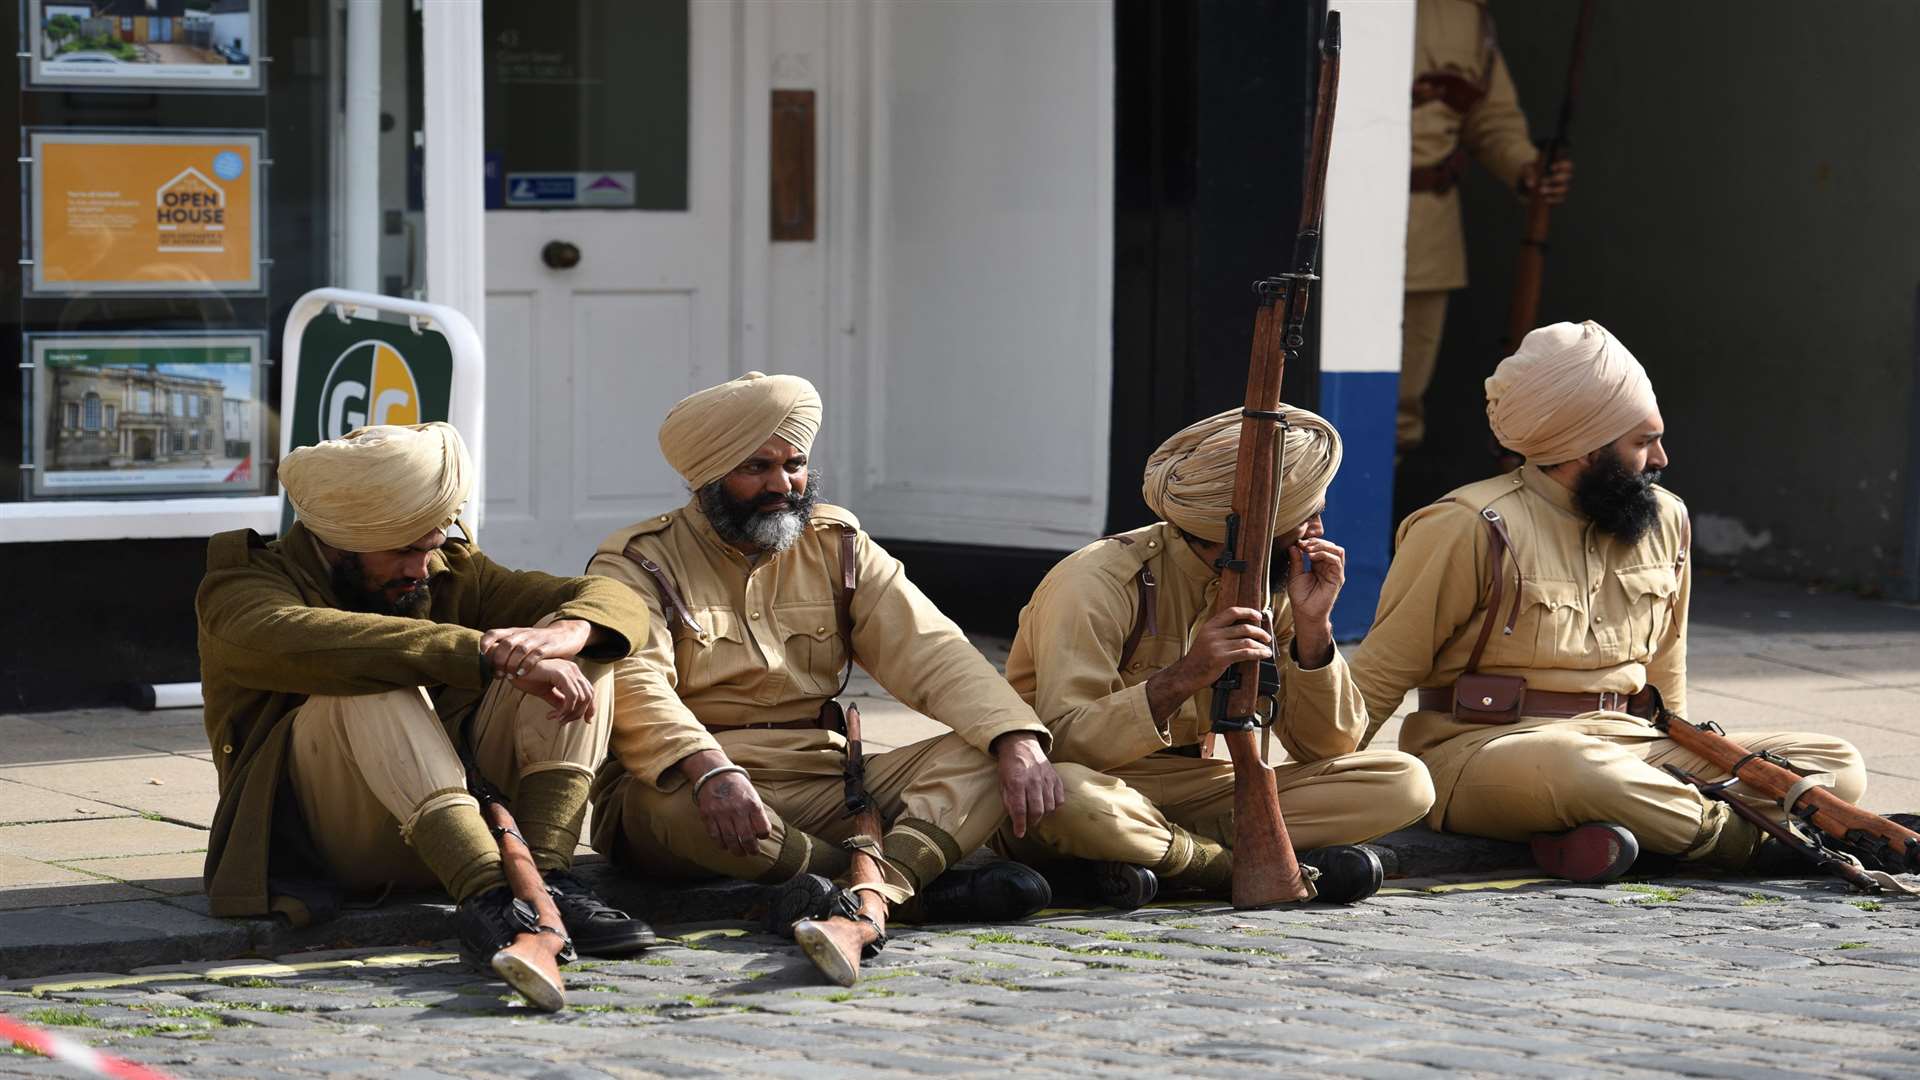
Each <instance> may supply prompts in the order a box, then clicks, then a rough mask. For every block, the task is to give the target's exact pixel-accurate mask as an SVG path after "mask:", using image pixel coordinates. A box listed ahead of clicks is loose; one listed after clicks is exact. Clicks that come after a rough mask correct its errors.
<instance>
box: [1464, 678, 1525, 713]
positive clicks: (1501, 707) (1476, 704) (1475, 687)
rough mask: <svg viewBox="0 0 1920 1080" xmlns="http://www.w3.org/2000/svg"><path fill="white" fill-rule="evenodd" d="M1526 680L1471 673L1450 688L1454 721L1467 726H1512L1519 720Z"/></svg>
mask: <svg viewBox="0 0 1920 1080" xmlns="http://www.w3.org/2000/svg"><path fill="white" fill-rule="evenodd" d="M1526 694H1527V680H1525V679H1523V678H1521V677H1520V676H1518V675H1484V674H1481V673H1479V672H1470V673H1466V674H1463V675H1461V676H1460V678H1459V681H1457V682H1455V683H1454V684H1453V718H1454V719H1455V720H1459V721H1460V722H1462V723H1466V724H1512V723H1517V722H1518V721H1519V719H1520V702H1521V700H1522V699H1523V698H1525V697H1526Z"/></svg>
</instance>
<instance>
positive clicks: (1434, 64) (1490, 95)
mask: <svg viewBox="0 0 1920 1080" xmlns="http://www.w3.org/2000/svg"><path fill="white" fill-rule="evenodd" d="M1415 18H1416V20H1417V22H1416V25H1415V29H1414V44H1413V71H1414V78H1413V172H1412V175H1411V177H1410V182H1409V185H1408V186H1409V188H1410V189H1411V194H1410V196H1409V197H1408V200H1407V282H1406V312H1405V322H1404V323H1403V326H1402V338H1401V350H1400V404H1399V415H1398V417H1397V418H1396V422H1395V425H1394V426H1395V445H1396V446H1397V448H1398V449H1399V451H1400V452H1402V453H1404V452H1406V451H1408V450H1412V449H1414V448H1415V447H1418V446H1419V445H1420V444H1421V442H1422V441H1424V440H1425V438H1426V434H1427V425H1426V412H1425V406H1424V399H1425V397H1426V393H1427V386H1428V384H1429V383H1431V382H1432V381H1433V368H1434V364H1435V362H1436V361H1437V360H1438V359H1439V357H1440V336H1441V333H1442V331H1443V330H1444V328H1445V325H1446V318H1447V294H1448V293H1450V292H1452V291H1453V290H1455V289H1459V288H1464V287H1465V286H1466V284H1467V244H1466V237H1465V234H1464V233H1463V231H1462V229H1461V223H1460V191H1459V184H1460V177H1461V174H1463V173H1464V172H1466V169H1467V156H1468V155H1469V154H1471V155H1472V156H1473V157H1474V158H1475V159H1476V160H1478V161H1479V162H1480V164H1481V165H1482V166H1484V167H1485V168H1486V169H1487V171H1489V172H1491V173H1493V175H1494V176H1496V177H1497V178H1499V180H1500V182H1501V183H1503V184H1505V185H1507V186H1508V187H1510V188H1513V189H1514V191H1515V192H1516V193H1518V194H1519V195H1520V196H1522V197H1527V196H1530V195H1532V193H1533V189H1534V187H1535V185H1540V184H1543V185H1544V186H1543V187H1542V189H1541V194H1542V195H1543V196H1544V197H1545V198H1546V200H1547V202H1548V203H1549V204H1551V205H1558V204H1560V203H1561V202H1563V201H1565V200H1566V197H1567V192H1568V190H1569V188H1570V186H1571V184H1572V182H1573V162H1571V161H1569V160H1567V159H1566V158H1565V157H1564V156H1563V157H1562V158H1561V159H1560V160H1559V161H1558V162H1556V163H1555V165H1554V167H1553V171H1552V173H1551V174H1550V175H1549V176H1548V177H1547V178H1546V179H1545V181H1544V182H1543V181H1542V180H1541V179H1540V176H1539V160H1540V151H1539V149H1538V148H1537V147H1535V146H1534V144H1533V141H1532V140H1531V139H1530V138H1529V137H1528V135H1527V118H1526V116H1525V115H1524V114H1522V113H1521V111H1520V102H1519V98H1518V97H1517V95H1516V94H1515V93H1514V89H1513V78H1512V77H1511V76H1510V75H1508V73H1507V62H1506V60H1504V59H1503V58H1502V57H1501V55H1500V47H1499V44H1498V43H1497V42H1496V41H1495V40H1494V36H1493V16H1492V15H1490V14H1488V12H1487V6H1486V0H1420V3H1419V9H1418V13H1417V15H1416V16H1415ZM1515 344H1517V343H1515Z"/></svg>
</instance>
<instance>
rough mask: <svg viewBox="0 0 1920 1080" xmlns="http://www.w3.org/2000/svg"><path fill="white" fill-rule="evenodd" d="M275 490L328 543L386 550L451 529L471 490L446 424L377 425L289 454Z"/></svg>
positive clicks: (469, 470)
mask: <svg viewBox="0 0 1920 1080" xmlns="http://www.w3.org/2000/svg"><path fill="white" fill-rule="evenodd" d="M280 486H281V487H283V488H285V489H286V492H287V501H289V502H291V503H293V511H294V513H295V514H297V515H298V516H299V518H300V521H301V522H302V523H304V524H305V525H306V527H307V529H308V530H309V531H311V532H312V533H313V534H314V535H315V536H318V537H319V538H320V539H322V540H324V541H326V542H327V543H328V544H330V545H332V546H334V547H337V548H339V549H340V550H342V551H393V550H397V549H399V548H403V547H406V546H407V545H408V544H411V543H413V542H414V541H415V540H418V539H420V538H421V537H423V536H425V535H427V534H428V533H430V532H432V531H434V530H435V529H444V528H446V527H447V526H448V525H450V524H452V523H453V520H454V516H455V515H456V514H458V513H459V512H460V504H462V503H464V502H466V501H467V495H468V494H469V493H471V492H472V491H473V459H472V458H471V457H469V456H468V455H467V444H466V443H464V442H462V441H461V440H460V433H459V432H458V431H455V430H454V428H453V425H452V424H443V423H433V424H414V425H411V426H405V427H403V426H399V425H393V424H384V425H381V426H378V427H363V428H358V429H356V430H354V431H351V432H349V433H348V434H347V437H346V438H344V439H328V440H327V441H326V442H322V443H316V444H314V445H312V446H302V447H300V448H299V449H297V450H295V451H293V452H292V453H290V454H288V455H287V458H286V460H285V461H282V462H281V463H280Z"/></svg>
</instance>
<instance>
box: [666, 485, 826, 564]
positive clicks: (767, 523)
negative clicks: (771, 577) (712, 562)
mask: <svg viewBox="0 0 1920 1080" xmlns="http://www.w3.org/2000/svg"><path fill="white" fill-rule="evenodd" d="M725 485H726V482H725V481H724V480H715V481H713V482H712V483H710V484H708V485H706V486H705V487H703V488H701V489H700V490H699V491H697V492H695V493H694V494H695V497H696V498H697V499H698V501H699V503H700V512H701V513H703V514H705V515H706V516H707V521H708V522H709V523H711V524H712V525H713V531H714V532H715V533H716V534H718V535H719V537H720V539H722V540H725V541H726V542H727V543H729V544H751V545H753V546H754V547H755V548H758V549H759V550H761V551H763V552H765V553H767V554H769V555H777V554H779V553H780V552H782V551H785V550H787V549H788V548H790V547H792V546H793V545H794V543H795V541H798V540H799V539H800V534H801V533H804V532H806V530H807V521H808V520H809V519H811V518H812V517H813V508H814V506H815V505H816V504H817V503H819V501H820V485H819V482H818V476H817V474H815V475H810V476H808V478H807V489H806V491H805V492H803V493H801V494H798V495H793V494H789V495H786V496H784V497H783V499H782V501H783V502H784V503H785V505H784V506H783V507H782V508H781V509H779V510H771V511H762V510H760V509H758V508H757V507H756V506H755V504H753V503H750V502H742V501H740V500H738V499H735V498H734V497H733V496H731V495H728V494H727V489H726V486H725Z"/></svg>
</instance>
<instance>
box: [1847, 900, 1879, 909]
mask: <svg viewBox="0 0 1920 1080" xmlns="http://www.w3.org/2000/svg"><path fill="white" fill-rule="evenodd" d="M1847 903H1849V904H1852V905H1853V906H1854V907H1857V908H1859V909H1860V910H1861V911H1879V910H1880V901H1878V900H1849V901H1847Z"/></svg>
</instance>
